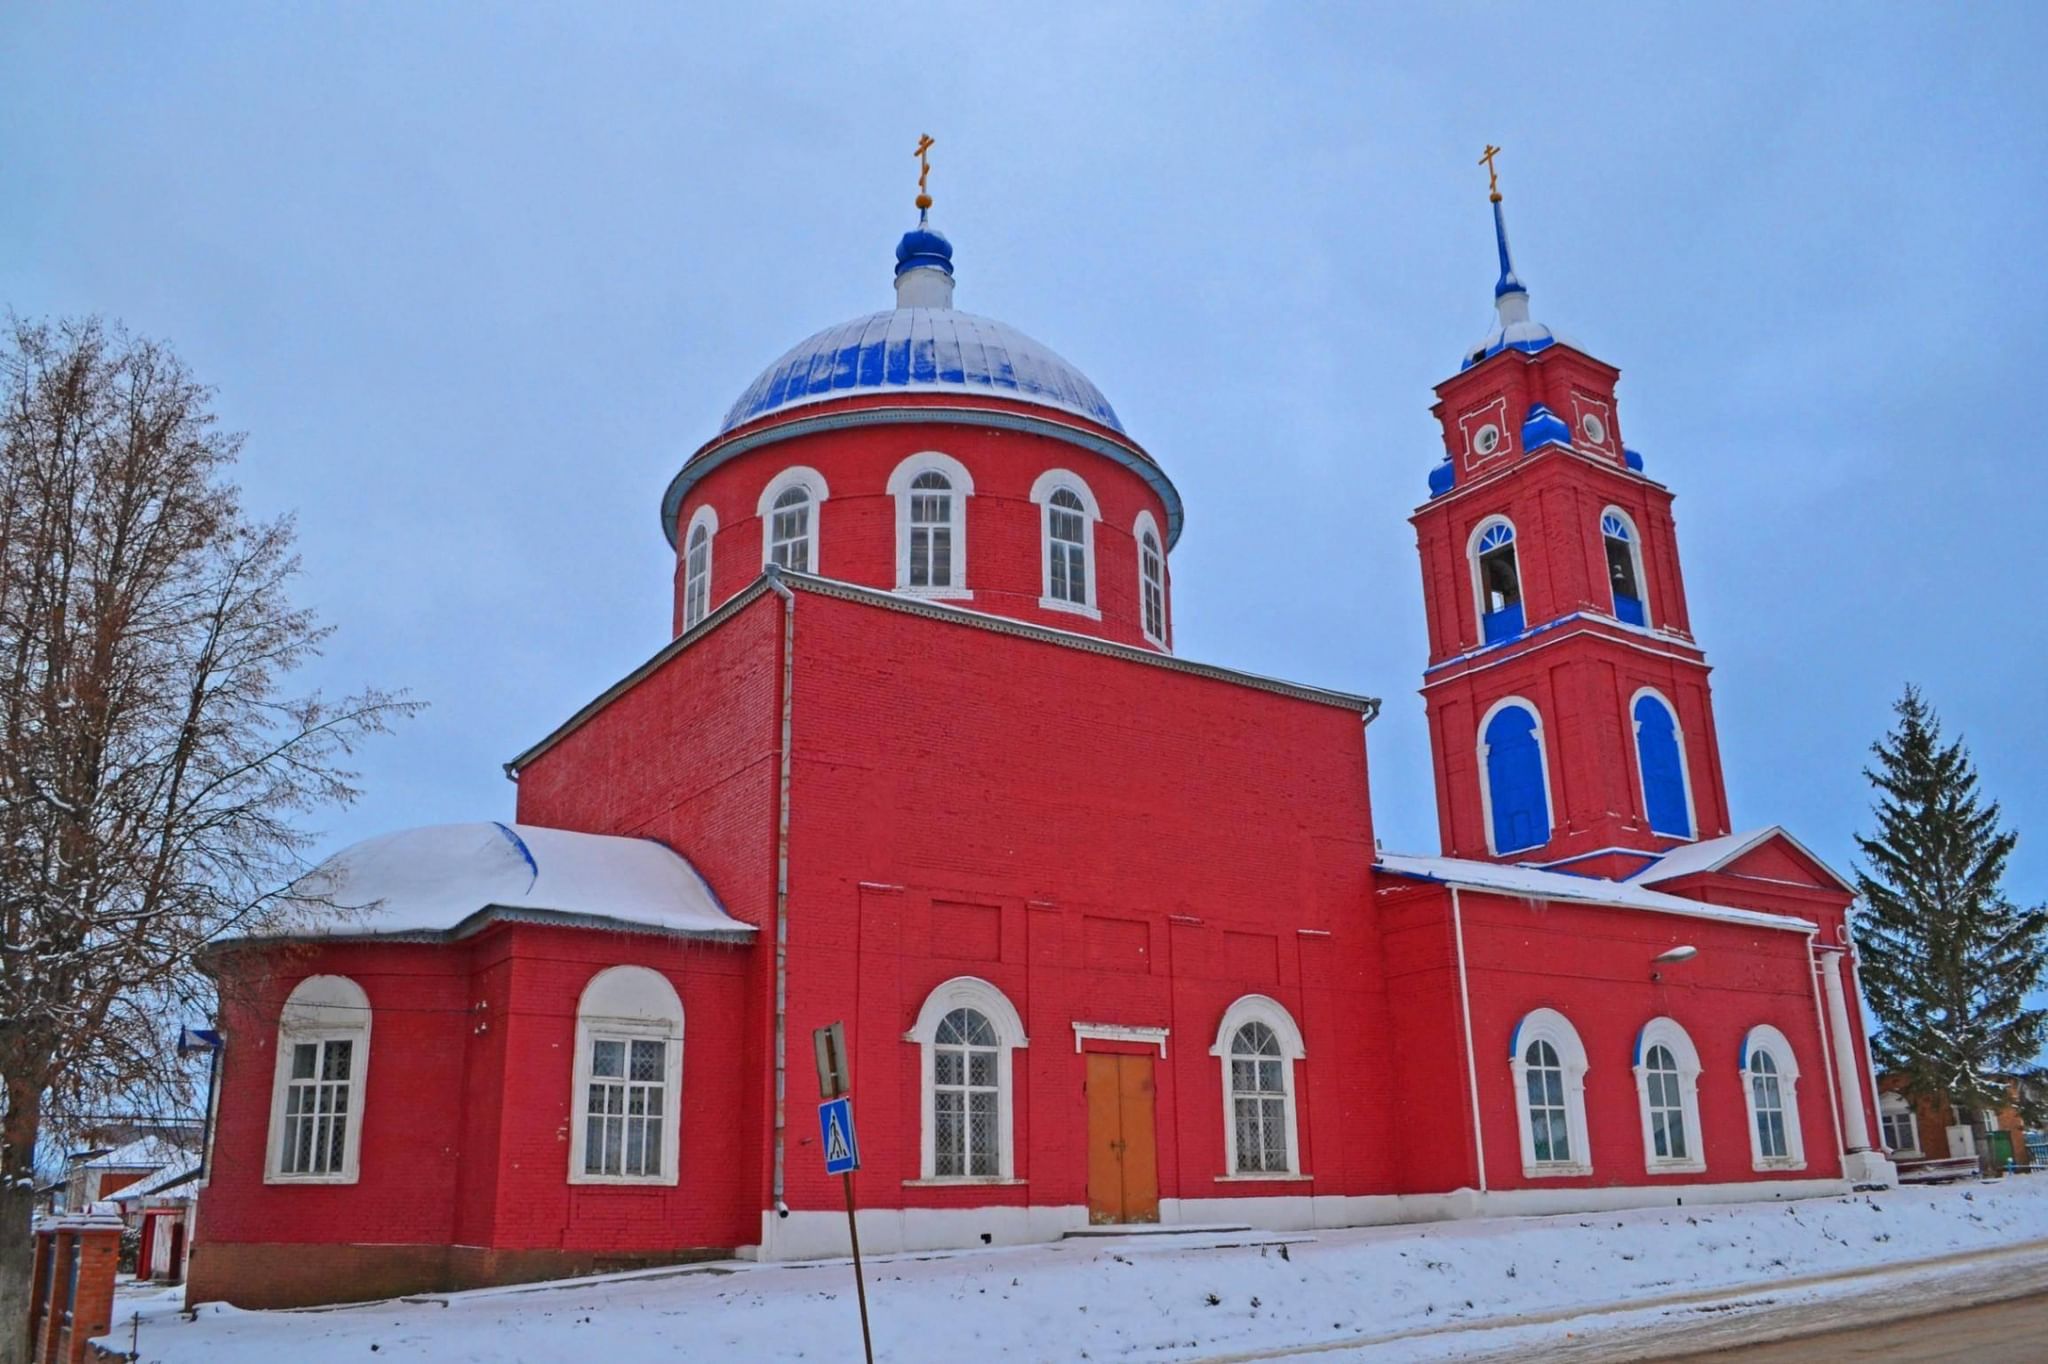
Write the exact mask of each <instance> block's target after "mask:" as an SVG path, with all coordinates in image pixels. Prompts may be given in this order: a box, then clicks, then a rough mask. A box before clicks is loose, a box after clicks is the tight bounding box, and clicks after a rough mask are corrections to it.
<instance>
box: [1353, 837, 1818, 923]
mask: <svg viewBox="0 0 2048 1364" xmlns="http://www.w3.org/2000/svg"><path fill="white" fill-rule="evenodd" d="M1374 865H1375V866H1376V867H1377V868H1378V869H1379V870H1381V871H1384V872H1388V873H1390V874H1392V875H1395V876H1406V877H1409V878H1411V879H1414V880H1418V881H1436V882H1440V883H1441V884H1443V885H1447V886H1459V887H1462V888H1464V889H1466V890H1484V891H1492V892H1494V893H1496V894H1500V895H1513V896H1516V897H1518V898H1520V899H1524V900H1568V901H1571V902H1573V903H1576V904H1592V905H1609V906H1612V907H1614V908H1616V909H1640V910H1647V911H1649V912H1651V913H1654V914H1680V915H1684V916H1685V917H1687V918H1692V919H1718V920H1720V921H1721V922H1723V923H1733V924H1748V925H1750V926H1752V927H1755V928H1781V929H1787V930H1790V931H1792V932H1796V933H1811V932H1814V931H1815V929H1816V927H1817V925H1815V924H1813V923H1810V922H1808V921H1807V920H1805V919H1795V918H1792V917H1791V916H1789V915H1785V914H1765V913H1761V912H1759V911H1757V910H1753V909H1731V908H1729V907H1728V906H1726V905H1710V904H1707V903H1706V902H1704V901H1701V900H1688V899H1686V898H1685V897H1684V896H1681V895H1666V894H1665V893H1664V892H1662V891H1658V890H1647V889H1645V888H1643V887H1641V886H1637V885H1632V884H1630V883H1628V882H1625V881H1609V880H1606V879H1604V878H1602V877H1598V876H1573V875H1571V874H1570V873H1568V872H1561V871H1544V870H1542V869H1541V868H1539V867H1518V866H1512V865H1503V864H1501V863H1498V862H1475V861H1470V860H1468V859H1465V858H1461V857H1409V856H1405V855H1403V854H1400V853H1381V854H1380V856H1379V857H1378V858H1377V859H1376V860H1375V862H1374Z"/></svg>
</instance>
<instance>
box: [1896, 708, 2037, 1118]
mask: <svg viewBox="0 0 2048 1364" xmlns="http://www.w3.org/2000/svg"><path fill="white" fill-rule="evenodd" d="M1893 709H1894V711H1895V712H1896V714H1897V717H1898V720H1897V724H1896V726H1895V727H1894V728H1893V729H1892V730H1891V732H1890V733H1888V734H1886V735H1885V737H1884V738H1883V739H1881V740H1879V741H1878V742H1877V743H1875V744H1872V745H1871V751H1872V752H1873V753H1874V754H1876V756H1877V762H1876V765H1875V766H1873V767H1869V768H1865V769H1864V775H1865V776H1867V777H1868V778H1869V779H1870V782H1871V785H1872V786H1874V787H1875V788H1876V789H1877V801H1876V806H1875V809H1876V814H1877V829H1876V832H1875V836H1874V837H1870V838H1863V837H1858V838H1857V840H1856V842H1857V845H1858V846H1859V847H1860V848H1861V849H1862V851H1863V861H1864V864H1865V865H1864V866H1863V867H1860V868H1859V869H1858V871H1857V877H1856V879H1857V883H1858V888H1859V890H1860V892H1861V896H1862V900H1863V912H1862V914H1861V915H1860V916H1859V917H1858V919H1857V945H1858V947H1859V949H1860V952H1861V958H1862V963H1861V974H1862V979H1863V985H1864V990H1865V992H1866V994H1867V995H1868V997H1869V1000H1870V1007H1871V1009H1872V1011H1873V1012H1875V1013H1876V1015H1877V1019H1878V1023H1879V1025H1880V1027H1881V1029H1882V1031H1880V1032H1879V1034H1878V1035H1877V1037H1876V1038H1875V1039H1873V1046H1874V1049H1875V1051H1876V1052H1877V1056H1878V1061H1879V1063H1880V1064H1881V1065H1883V1066H1884V1067H1885V1068H1886V1069H1887V1070H1894V1071H1899V1072H1902V1073H1904V1074H1905V1075H1906V1077H1907V1085H1906V1088H1907V1092H1908V1093H1909V1094H1914V1095H1921V1096H1928V1097H1936V1096H1938V1097H1941V1098H1945V1099H1947V1100H1948V1102H1949V1104H1950V1105H1951V1107H1952V1108H1953V1109H1954V1111H1955V1112H1956V1113H1957V1115H1958V1120H1959V1121H1960V1120H1962V1118H1961V1115H1963V1114H1965V1113H1976V1112H1980V1111H1982V1110H1984V1109H1987V1108H1999V1107H2003V1106H2004V1105H2006V1104H2008V1103H2011V1102H2013V1098H2012V1095H2011V1092H2010V1091H2009V1089H2008V1087H2007V1082H2006V1079H2005V1078H2004V1077H2008V1076H2012V1075H2016V1074H2017V1075H2026V1074H2033V1073H2037V1060H2036V1058H2037V1057H2038V1056H2039V1054H2040V1052H2041V1048H2042V1044H2043V1042H2044V1041H2048V1009H2030V1008H2028V1007H2027V1004H2026V996H2027V994H2028V992H2029V991H2031V990H2033V989H2034V988H2036V987H2037V986H2038V985H2039V984H2040V983H2041V980H2042V978H2043V974H2044V972H2048V907H2036V908H2034V909H2021V908H2018V907H2017V906H2015V905H2014V904H2013V903H2012V902H2011V901H2010V900H2008V899H2007V898H2006V896H2005V894H2004V893H2003V891H2002V889H2001V887H2000V882H2001V881H2002V880H2003V878H2004V875H2005V863H2006V858H2007V857H2008V856H2010V855H2011V853H2012V849H2013V845H2014V843H2015V842H2017V841H2018V835H2017V834H2015V833H2014V832H2013V831H2012V830H2010V829H2002V828H2000V827H1999V811H1998V802H1997V801H1985V800H1982V799H1981V798H1980V797H1979V795H1978V791H1977V771H1976V767H1975V765H1974V764H1973V763H1972V762H1971V761H1970V754H1969V750H1968V749H1966V748H1965V747H1964V746H1963V743H1962V741H1961V740H1960V739H1958V740H1956V741H1954V742H1950V743H1944V742H1942V737H1941V721H1940V719H1939V717H1938V716H1936V715H1935V713H1934V710H1933V708H1932V707H1930V706H1929V705H1928V704H1927V702H1926V701H1925V700H1924V699H1923V698H1922V697H1921V695H1920V693H1919V691H1918V690H1916V689H1915V688H1913V687H1908V688H1906V694H1905V696H1904V697H1902V698H1901V699H1900V700H1899V702H1898V704H1897V705H1896V706H1895V707H1894V708H1893ZM2021 1107H2022V1111H2023V1112H2025V1113H2026V1116H2027V1119H2028V1120H2029V1121H2030V1122H2035V1121H2040V1120H2041V1117H2042V1114H2041V1113H2040V1112H2039V1111H2038V1110H2035V1111H2028V1110H2029V1109H2033V1108H2034V1105H2033V1104H2032V1103H2030V1102H2023V1103H2022V1105H2021Z"/></svg>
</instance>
